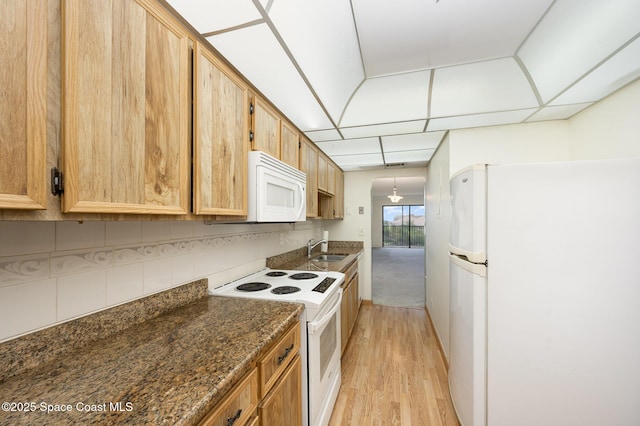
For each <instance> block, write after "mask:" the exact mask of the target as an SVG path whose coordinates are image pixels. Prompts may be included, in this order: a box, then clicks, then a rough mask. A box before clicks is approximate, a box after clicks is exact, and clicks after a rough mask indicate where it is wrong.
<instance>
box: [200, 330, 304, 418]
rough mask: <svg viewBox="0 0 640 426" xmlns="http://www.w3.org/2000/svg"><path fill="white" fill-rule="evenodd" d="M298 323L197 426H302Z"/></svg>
mask: <svg viewBox="0 0 640 426" xmlns="http://www.w3.org/2000/svg"><path fill="white" fill-rule="evenodd" d="M299 352H300V323H299V322H296V323H295V324H293V325H292V326H291V327H290V328H289V329H288V330H287V331H286V332H285V333H284V334H283V335H282V337H280V339H278V341H277V342H276V343H274V344H273V345H271V346H269V347H268V348H267V349H266V350H265V351H264V352H263V354H262V355H261V356H259V357H258V360H257V362H256V365H255V367H253V369H252V370H251V371H250V372H249V373H248V374H247V375H246V376H245V377H244V378H243V379H242V380H240V382H239V383H238V384H236V385H235V386H234V387H233V389H232V390H231V391H229V393H228V394H227V395H225V396H224V397H223V399H222V401H220V402H219V403H218V404H217V405H216V406H215V407H214V408H213V410H211V412H209V413H208V414H207V415H205V417H204V418H203V419H202V420H201V421H200V423H199V426H231V425H234V426H240V425H241V426H258V425H262V426H300V425H302V364H301V360H300V354H299Z"/></svg>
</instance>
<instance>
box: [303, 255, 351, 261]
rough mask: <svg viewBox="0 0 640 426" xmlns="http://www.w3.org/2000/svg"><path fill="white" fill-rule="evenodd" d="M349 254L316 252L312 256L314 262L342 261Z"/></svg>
mask: <svg viewBox="0 0 640 426" xmlns="http://www.w3.org/2000/svg"><path fill="white" fill-rule="evenodd" d="M347 256H348V255H347V254H316V255H315V256H312V257H311V261H312V262H340V261H341V260H343V259H344V258H345V257H347Z"/></svg>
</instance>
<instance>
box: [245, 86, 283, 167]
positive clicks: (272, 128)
mask: <svg viewBox="0 0 640 426" xmlns="http://www.w3.org/2000/svg"><path fill="white" fill-rule="evenodd" d="M252 104H253V113H252V115H251V117H252V118H251V120H252V125H251V129H252V132H253V133H252V140H251V149H253V150H254V151H263V152H266V153H267V154H269V155H271V156H273V157H275V158H278V159H280V116H279V115H278V113H277V112H276V111H275V110H273V109H272V108H271V107H270V106H269V105H267V104H266V103H265V102H264V101H263V100H262V99H260V98H259V97H257V96H255V97H254V98H253V102H252Z"/></svg>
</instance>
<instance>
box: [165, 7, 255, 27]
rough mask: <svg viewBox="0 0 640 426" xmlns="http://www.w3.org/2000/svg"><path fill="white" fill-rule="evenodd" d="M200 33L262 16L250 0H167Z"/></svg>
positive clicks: (233, 25)
mask: <svg viewBox="0 0 640 426" xmlns="http://www.w3.org/2000/svg"><path fill="white" fill-rule="evenodd" d="M168 3H169V4H170V5H171V6H172V7H173V8H174V9H175V10H176V11H178V13H180V15H182V17H183V18H185V19H186V20H187V21H188V22H189V23H190V24H191V25H193V27H194V28H195V29H196V30H198V32H200V33H209V32H213V31H220V30H223V29H226V28H231V27H235V26H237V25H241V24H244V23H246V22H251V21H255V20H256V19H260V18H261V17H262V16H261V15H260V13H259V12H258V10H257V9H256V7H255V6H254V5H253V2H252V1H251V0H233V1H229V0H189V1H184V0H168Z"/></svg>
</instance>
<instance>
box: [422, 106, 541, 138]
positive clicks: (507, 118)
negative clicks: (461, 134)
mask: <svg viewBox="0 0 640 426" xmlns="http://www.w3.org/2000/svg"><path fill="white" fill-rule="evenodd" d="M536 111H537V108H530V109H525V110H518V111H504V112H493V113H489V114H476V115H463V116H460V117H447V118H434V119H431V120H429V126H428V128H427V130H429V131H430V132H431V131H438V130H448V129H466V128H470V127H485V126H497V125H501V124H513V123H522V122H523V121H524V120H525V119H526V118H527V117H529V116H530V115H531V114H533V113H534V112H536Z"/></svg>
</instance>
